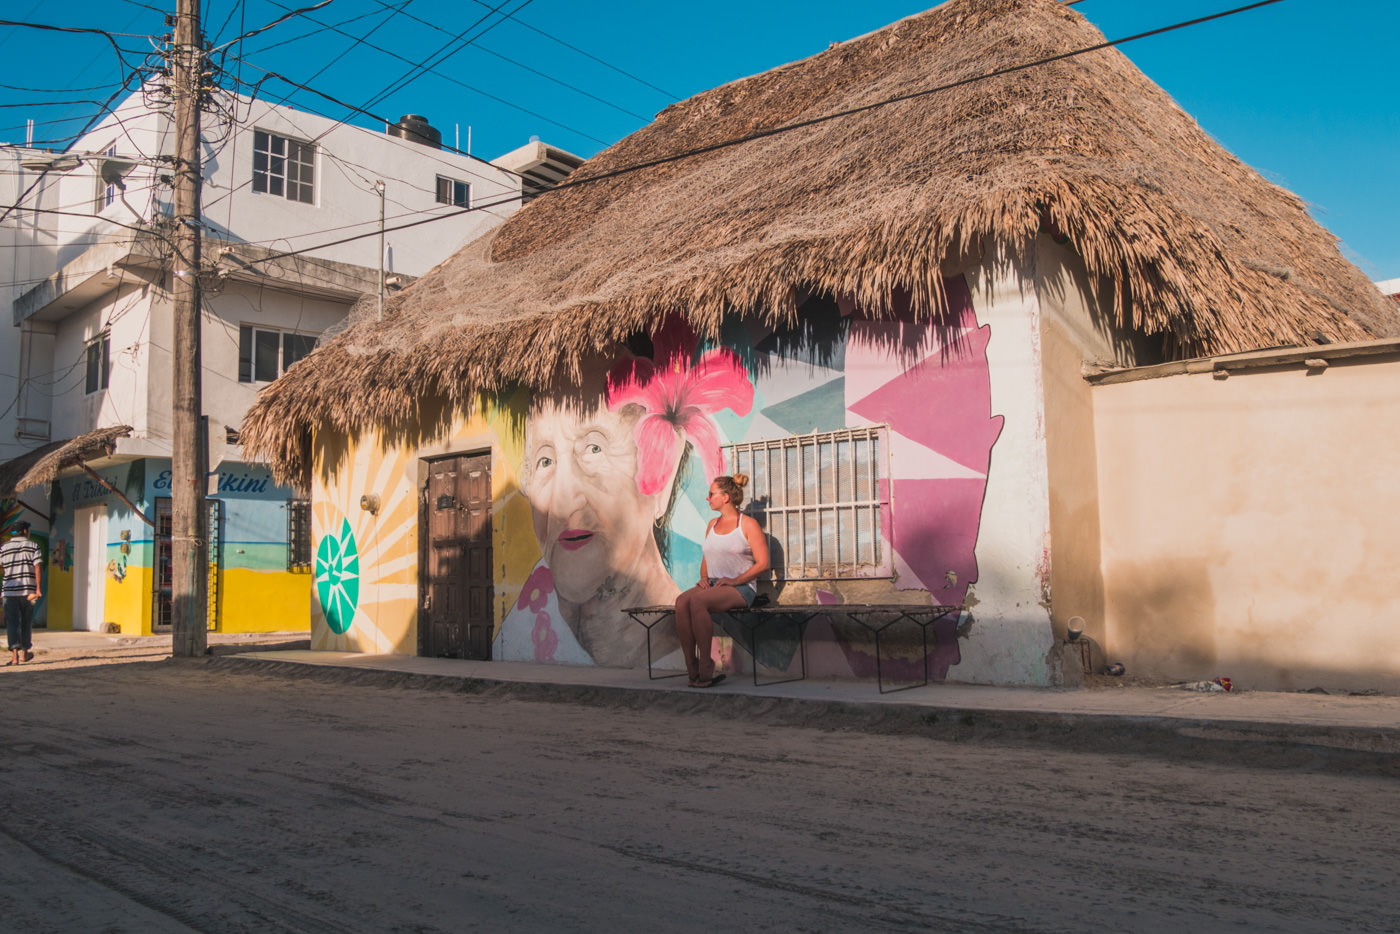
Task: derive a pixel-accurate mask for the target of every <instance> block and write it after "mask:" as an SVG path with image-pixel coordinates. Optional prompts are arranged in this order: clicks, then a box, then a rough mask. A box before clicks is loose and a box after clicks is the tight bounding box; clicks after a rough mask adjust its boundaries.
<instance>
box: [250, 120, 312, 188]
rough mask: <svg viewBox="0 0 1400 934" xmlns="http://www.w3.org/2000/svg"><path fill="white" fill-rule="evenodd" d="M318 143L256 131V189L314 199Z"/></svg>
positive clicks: (254, 181) (254, 142) (254, 180)
mask: <svg viewBox="0 0 1400 934" xmlns="http://www.w3.org/2000/svg"><path fill="white" fill-rule="evenodd" d="M315 182H316V147H315V146H314V145H312V144H311V143H304V142H302V141H300V140H295V139H291V138H289V137H286V136H278V135H277V134H275V133H269V132H267V131H266V130H254V131H253V190H254V191H257V192H262V193H263V194H268V195H278V196H280V197H283V198H286V199H287V200H288V201H301V202H304V203H306V204H314V203H315Z"/></svg>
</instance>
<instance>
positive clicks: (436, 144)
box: [389, 114, 442, 149]
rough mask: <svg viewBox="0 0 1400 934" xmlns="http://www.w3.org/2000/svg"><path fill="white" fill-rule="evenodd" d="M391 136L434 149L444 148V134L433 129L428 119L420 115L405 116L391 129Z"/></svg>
mask: <svg viewBox="0 0 1400 934" xmlns="http://www.w3.org/2000/svg"><path fill="white" fill-rule="evenodd" d="M389 135H390V136H397V137H398V138H399V139H406V140H408V141H409V142H411V143H418V144H419V145H421V146H431V147H432V148H433V149H441V148H442V134H441V133H439V132H438V131H437V130H435V129H433V125H432V124H431V123H429V122H428V118H427V117H424V116H421V115H419V114H404V115H403V116H402V117H400V118H399V122H398V123H395V124H394V125H393V126H391V127H389Z"/></svg>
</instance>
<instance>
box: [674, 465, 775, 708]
mask: <svg viewBox="0 0 1400 934" xmlns="http://www.w3.org/2000/svg"><path fill="white" fill-rule="evenodd" d="M748 483H749V478H748V476H747V475H745V474H741V473H740V474H735V475H734V476H732V477H716V478H715V480H714V482H713V483H711V484H710V495H709V500H710V508H711V509H713V510H714V511H715V512H717V513H719V518H717V519H711V520H710V524H709V526H707V527H706V529H705V543H704V545H703V546H702V553H703V555H704V558H703V559H702V560H701V562H700V580H699V581H698V582H697V583H696V585H695V586H694V587H692V588H690V589H689V590H687V591H686V592H685V593H683V594H681V595H680V596H679V597H677V598H676V634H677V635H678V636H680V640H681V652H682V654H683V655H684V656H685V670H686V673H687V674H688V675H689V676H690V686H691V687H693V688H709V687H714V686H715V685H716V684H719V683H720V682H721V681H723V680H724V673H723V672H721V673H719V674H716V673H715V661H714V659H713V658H712V657H711V655H710V643H711V641H712V640H713V639H714V634H715V621H714V619H713V618H712V617H711V615H710V614H712V613H723V612H724V611H725V610H739V609H743V608H745V607H749V606H752V605H753V598H754V596H755V594H756V593H757V586H756V583H755V582H756V581H757V580H758V577H759V575H761V574H763V573H764V572H765V571H767V570H768V537H767V536H766V535H764V534H763V529H762V528H761V527H760V526H759V524H758V520H757V519H755V518H754V517H753V516H745V515H740V513H739V507H740V506H742V505H743V504H744V487H746V486H748Z"/></svg>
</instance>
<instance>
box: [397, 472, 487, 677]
mask: <svg viewBox="0 0 1400 934" xmlns="http://www.w3.org/2000/svg"><path fill="white" fill-rule="evenodd" d="M468 457H485V458H486V463H487V467H488V469H490V470H493V471H494V469H495V467H496V458H495V456H494V454H493V452H492V449H491V448H476V449H472V450H467V451H445V452H443V453H441V454H434V455H433V456H431V457H420V458H419V459H418V476H419V478H420V481H419V483H418V606H417V612H418V639H417V648H416V654H417V656H418V657H419V658H423V657H427V656H426V653H427V651H428V642H429V639H430V638H431V633H432V626H431V623H430V619H429V608H428V596H429V593H430V589H431V582H430V581H429V579H428V578H429V574H428V569H429V567H430V557H429V553H428V552H429V549H430V548H431V547H432V540H431V539H432V534H431V527H432V526H431V520H430V519H429V515H428V513H429V504H428V488H429V487H430V486H431V485H432V475H433V474H432V467H433V464H436V463H438V462H439V461H445V460H456V459H460V458H468ZM494 514H495V504H494V503H493V504H492V515H493V516H494ZM493 524H494V519H493ZM491 545H492V550H493V553H494V550H495V541H494V533H493V541H492V543H491ZM492 590H493V599H492V601H491V607H492V612H491V616H492V619H491V625H492V628H493V629H494V628H495V626H496V623H497V620H496V619H495V615H496V614H495V600H494V590H495V582H494V581H493V582H492ZM492 654H493V656H494V652H493V653H492ZM492 660H494V658H493V659H492Z"/></svg>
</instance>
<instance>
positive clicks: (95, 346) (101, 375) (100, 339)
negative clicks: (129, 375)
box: [84, 331, 112, 395]
mask: <svg viewBox="0 0 1400 934" xmlns="http://www.w3.org/2000/svg"><path fill="white" fill-rule="evenodd" d="M111 368H112V335H111V334H110V333H108V332H107V331H103V332H102V333H101V334H99V335H98V336H97V337H94V338H93V339H92V340H90V341H88V345H87V382H86V384H85V386H86V388H85V389H84V392H86V393H87V394H88V395H92V394H93V393H95V392H101V391H102V390H104V389H106V388H107V378H108V376H109V375H110V373H111Z"/></svg>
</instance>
